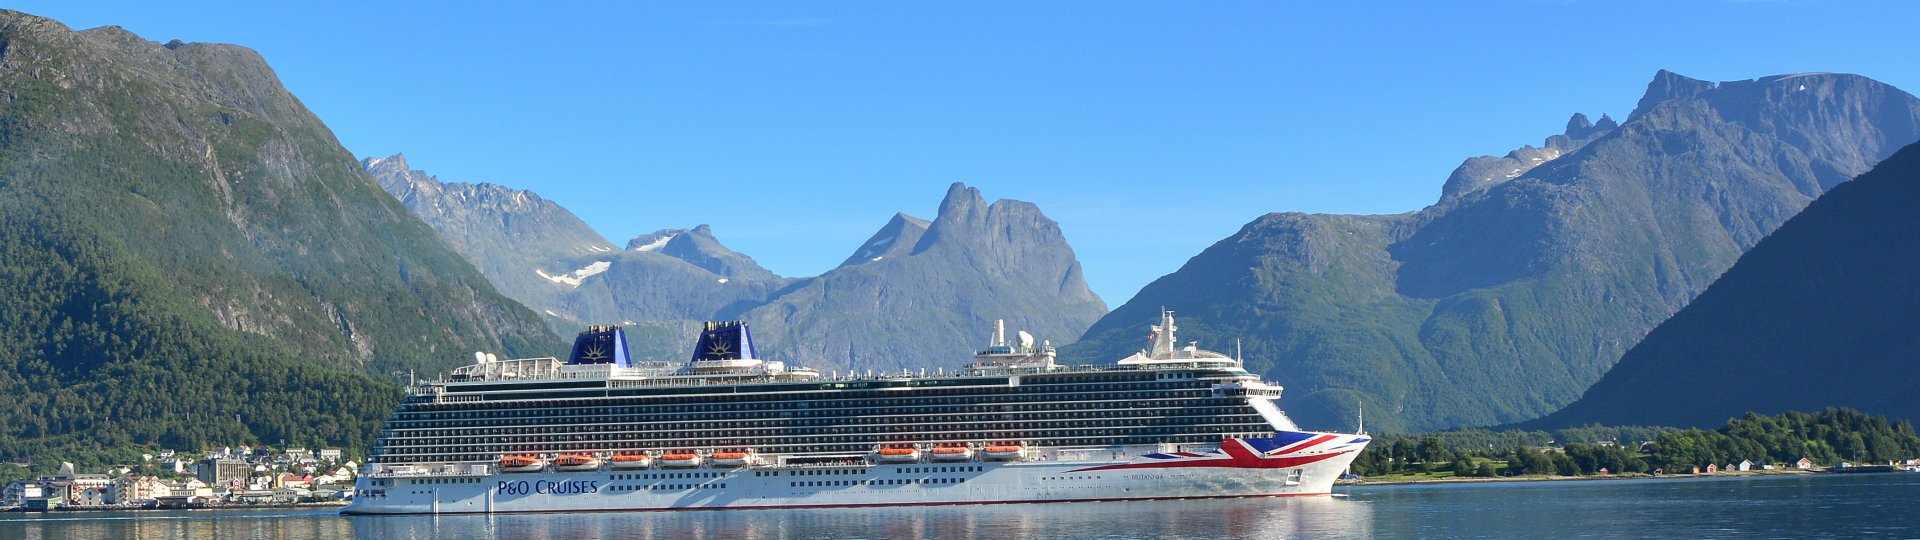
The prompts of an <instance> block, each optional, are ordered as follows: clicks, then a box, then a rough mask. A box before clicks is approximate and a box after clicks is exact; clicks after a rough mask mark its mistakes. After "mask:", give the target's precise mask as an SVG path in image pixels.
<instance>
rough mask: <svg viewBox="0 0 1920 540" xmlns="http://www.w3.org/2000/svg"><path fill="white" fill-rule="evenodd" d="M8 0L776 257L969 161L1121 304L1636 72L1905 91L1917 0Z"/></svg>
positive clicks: (476, 174) (1555, 128)
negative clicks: (1848, 80)
mask: <svg viewBox="0 0 1920 540" xmlns="http://www.w3.org/2000/svg"><path fill="white" fill-rule="evenodd" d="M13 4H14V5H12V6H10V8H11V9H18V10H21V11H25V12H28V13H33V14H36V15H42V16H47V17H52V18H54V19H56V20H59V21H61V22H63V23H66V24H67V25H69V26H72V27H75V28H91V27H95V26H102V25H118V26H122V27H125V28H127V29H129V30H132V31H134V32H136V33H138V34H140V35H141V36H144V37H146V38H147V39H151V40H155V41H162V42H164V41H167V40H171V39H176V38H177V39H181V40H184V41H205V42H223V43H235V44H240V45H245V46H247V47H251V48H253V49H255V50H258V51H259V52H260V53H261V54H262V55H263V56H265V57H266V59H267V60H268V62H270V63H271V64H272V65H273V67H274V68H275V70H276V71H277V72H278V73H279V75H280V77H281V79H282V80H283V81H284V82H285V83H286V85H287V86H288V88H290V89H291V90H292V91H293V92H294V93H295V94H296V95H298V96H299V97H300V98H301V99H302V100H303V101H304V102H305V103H306V104H307V106H308V107H309V108H311V109H313V110H314V112H315V113H317V114H318V115H319V116H320V117H321V119H323V120H325V121H326V122H327V124H328V125H329V126H330V127H331V128H332V129H333V130H334V133H335V135H336V136H338V137H339V139H340V141H341V143H342V144H344V145H345V146H346V147H347V148H348V149H349V150H351V151H353V152H354V153H355V154H356V155H358V156H361V157H366V156H386V155H389V154H392V153H396V152H404V153H406V155H407V157H408V160H409V162H410V163H411V164H412V165H413V166H415V167H416V168H421V169H425V170H427V171H429V172H432V173H434V174H435V175H437V176H439V177H440V178H441V179H442V180H446V181H466V182H493V183H497V184H503V185H507V186H511V187H516V188H524V189H531V190H534V191H536V192H538V193H540V194H541V195H542V196H544V197H546V198H548V199H552V200H554V201H557V202H559V203H560V204H562V205H564V206H566V207H567V208H569V209H571V210H573V211H574V212H575V213H577V214H579V215H580V217H581V218H582V219H584V220H586V222H587V223H588V224H590V225H592V226H593V227H594V228H596V229H598V230H599V231H600V232H601V234H603V235H605V236H607V237H608V238H609V239H610V240H613V241H614V242H616V243H624V242H625V241H626V239H628V238H630V237H632V236H634V235H636V234H639V233H644V232H648V231H652V230H655V229H660V228H681V227H692V226H693V225H696V224H700V223H707V224H711V225H712V226H713V229H714V232H715V234H716V235H717V236H718V237H719V238H720V239H721V241H722V242H723V243H725V244H727V245H728V246H729V247H732V248H734V249H736V250H739V251H741V252H744V253H747V254H749V255H751V256H753V257H754V258H756V259H757V260H759V261H760V262H761V263H762V264H763V265H765V266H767V267H768V268H770V269H772V270H773V271H775V272H777V273H780V274H783V275H792V276H805V275H814V274H818V273H820V272H824V271H826V270H828V269H830V268H831V267H832V266H833V265H835V264H837V263H839V261H841V260H842V259H844V258H846V257H847V255H848V254H850V253H851V252H852V251H853V250H854V249H855V248H857V247H859V245H860V243H861V242H862V241H864V240H865V239H866V238H867V237H868V236H869V235H870V234H872V233H873V232H874V231H875V230H876V229H878V228H879V227H880V226H881V225H883V224H885V223H886V221H887V219H888V218H889V217H890V216H891V215H892V214H893V213H894V212H897V211H905V212H907V213H910V214H914V215H917V216H920V217H923V218H932V217H933V213H934V209H935V208H936V207H937V205H938V203H939V199H940V197H941V195H942V194H943V193H944V190H945V188H946V186H947V184H949V183H952V182H955V181H961V182H966V183H968V184H970V185H974V186H978V187H980V188H981V190H982V192H983V193H984V194H985V195H986V196H987V197H988V198H989V199H995V198H1012V199H1020V200H1026V201H1032V202H1035V203H1037V204H1039V205H1040V207H1041V209H1042V210H1043V211H1045V212H1046V213H1047V214H1048V215H1049V216H1051V217H1053V218H1054V219H1056V220H1058V221H1059V222H1060V224H1061V227H1062V229H1063V230H1065V232H1066V235H1067V238H1068V240H1069V242H1071V243H1072V244H1073V246H1074V249H1075V251H1076V252H1077V254H1078V255H1079V258H1080V260H1081V262H1082V264H1083V266H1084V268H1085V272H1086V276H1087V278H1088V281H1089V282H1090V283H1091V284H1092V286H1093V288H1094V290H1095V292H1097V293H1099V294H1100V295H1101V296H1102V297H1103V298H1105V299H1106V300H1107V302H1108V303H1109V304H1110V305H1113V306H1118V305H1119V304H1120V303H1122V302H1124V301H1125V300H1126V299H1128V298H1129V297H1131V296H1132V295H1133V293H1134V292H1136V291H1137V290H1138V289H1139V288H1140V287H1141V286H1143V285H1145V284H1146V283H1148V282H1150V281H1152V280H1153V279H1155V278H1157V277H1159V276H1161V275H1164V274H1166V273H1169V272H1172V271H1174V270H1176V269H1178V268H1179V267H1180V265H1182V264H1184V263H1185V262H1186V260H1187V259H1188V258H1189V257H1191V256H1193V255H1195V254H1197V253H1199V252H1200V250H1202V249H1204V248H1206V247H1207V246H1209V245H1211V244H1212V243H1214V242H1216V241H1219V240H1220V239H1222V238H1224V237H1226V236H1228V235H1230V234H1232V233H1233V232H1234V231H1236V230H1238V229H1239V228H1240V227H1241V226H1242V225H1244V224H1246V223H1247V222H1249V221H1251V220H1253V219H1255V218H1257V217H1259V216H1260V215H1262V214H1264V213H1267V212H1283V211H1298V212H1321V213H1367V214H1374V213H1400V212H1407V211H1412V210H1417V209H1419V208H1421V207H1423V206H1426V205H1427V204H1430V203H1432V202H1433V201H1434V199H1435V198H1437V196H1438V194H1439V190H1440V185H1441V183H1442V182H1443V181H1444V180H1445V179H1446V176H1447V174H1448V173H1449V172H1450V171H1451V170H1452V169H1453V167H1454V166H1456V165H1458V164H1459V162H1460V161H1461V160H1462V159H1465V158H1467V157H1470V156H1475V155H1483V154H1503V153H1505V152H1507V151H1508V150H1511V149H1513V148H1515V147H1518V146H1520V145H1524V144H1534V145H1538V144H1540V141H1541V139H1542V138H1543V137H1545V136H1547V135H1551V134H1554V133H1557V132H1559V131H1560V130H1561V128H1562V127H1563V126H1564V125H1565V122H1566V120H1567V117H1568V116H1569V115H1571V114H1572V113H1574V112H1584V113H1587V114H1588V115H1589V116H1592V117H1594V118H1598V117H1599V115H1600V114H1601V113H1611V114H1612V115H1613V116H1614V117H1615V118H1624V117H1625V116H1626V114H1627V113H1628V112H1629V111H1630V110H1631V109H1632V107H1633V104H1634V103H1635V102H1636V101H1637V100H1638V99H1639V97H1640V94H1641V92H1642V91H1643V90H1644V89H1645V86H1646V83H1647V81H1648V80H1649V79H1651V77H1652V76H1653V74H1654V72H1655V71H1656V70H1658V69H1663V68H1664V69H1670V70H1673V71H1675V72H1678V73H1680V74H1683V75H1687V76H1691V77H1694V78H1700V79H1707V80H1716V81H1719V80H1739V79H1750V78H1755V77H1760V76H1765V75H1772V74H1780V73H1793V72H1803V71H1838V72H1850V73H1858V74H1861V75H1866V76H1869V77H1873V78H1876V79H1879V80H1881V81H1884V82H1887V83H1890V84H1893V85H1895V86H1898V87H1900V88H1903V89H1906V90H1908V91H1913V90H1914V89H1916V88H1920V68H1916V67H1915V61H1914V60H1913V59H1912V52H1913V51H1914V50H1915V46H1914V45H1913V43H1914V42H1915V41H1914V37H1913V31H1912V29H1911V28H1910V27H1911V25H1912V24H1913V23H1914V22H1916V21H1920V16H1916V15H1920V5H1916V4H1920V3H1897V2H1887V3H1878V2H1810V1H1809V2H1793V1H1781V2H1767V1H1689V0H1674V1H1664V2H1571V1H1570V2H1549V1H1507V2H1472V3H1468V2H1435V3H1372V2H1327V3H1315V4H1301V3H1281V2H1249V3H1236V2H1201V3H1188V2H1162V3H1137V2H1005V3H1001V2H984V3H953V4H933V3H922V2H835V3H815V2H770V3H729V4H726V5H697V6H688V5H680V4H669V3H657V4H656V3H605V4H592V3H568V4H565V5H563V6H561V7H544V6H534V5H528V4H525V3H513V4H507V3H492V2H477V3H472V4H467V3H419V4H414V3H404V2H391V3H387V2H382V3H351V2H324V3H312V4H314V5H306V4H305V3H293V2H258V1H247V2H192V1H183V2H73V1H71V0H69V1H61V2H43V1H26V2H14V3H13Z"/></svg>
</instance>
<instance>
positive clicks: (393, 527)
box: [0, 473, 1920, 540]
mask: <svg viewBox="0 0 1920 540" xmlns="http://www.w3.org/2000/svg"><path fill="white" fill-rule="evenodd" d="M1338 493H1339V494H1340V495H1341V496H1336V497H1331V498H1329V497H1309V498H1296V499H1244V500H1218V501H1186V502H1139V503H1086V504H1040V505H1003V506H963V507H919V508H858V509H819V510H747V511H725V512H645V513H613V514H607V513H599V514H551V515H508V516H493V517H487V516H442V517H430V516H422V517H412V516H402V517H375V516H361V517H341V516H338V515H335V514H334V513H333V512H332V511H292V512H290V511H201V512H109V513H66V514H62V513H54V514H40V515H22V514H8V515H5V516H4V517H0V538H18V539H28V540H40V539H67V538H274V539H284V540H304V539H332V538H364V539H428V538H488V539H493V538H498V539H514V538H565V539H568V540H596V539H617V538H728V539H788V538H887V539H893V538H995V539H1002V538H1115V539H1126V538H1464V537H1473V538H1573V537H1588V538H1914V537H1920V519H1915V518H1914V517H1912V516H1911V515H1910V514H1909V510H1910V508H1909V507H1910V506H1911V505H1912V502H1913V501H1915V500H1920V474H1908V473H1896V474H1871V475H1807V476H1786V477H1744V478H1711V479H1692V478H1685V479H1671V480H1638V481H1604V480H1589V481H1566V482H1524V483H1497V484H1496V483H1480V484H1446V485H1437V484H1427V485H1404V486H1359V487H1352V488H1340V489H1339V490H1338Z"/></svg>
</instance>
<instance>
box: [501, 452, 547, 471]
mask: <svg viewBox="0 0 1920 540" xmlns="http://www.w3.org/2000/svg"><path fill="white" fill-rule="evenodd" d="M545 468H547V462H546V461H545V460H542V459H540V458H537V457H533V456H507V457H503V458H500V472H510V473H527V472H540V470H541V469H545Z"/></svg>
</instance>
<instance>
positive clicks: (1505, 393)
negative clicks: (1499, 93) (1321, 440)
mask: <svg viewBox="0 0 1920 540" xmlns="http://www.w3.org/2000/svg"><path fill="white" fill-rule="evenodd" d="M1604 120H1605V119H1604V118H1603V122H1601V123H1596V124H1590V125H1589V124H1586V123H1585V119H1584V118H1579V117H1577V118H1575V119H1574V120H1573V121H1571V122H1569V126H1568V129H1567V130H1566V131H1565V132H1564V133H1562V134H1560V135H1556V136H1555V137H1552V138H1549V139H1548V141H1547V142H1546V145H1545V148H1543V149H1525V148H1523V149H1522V150H1519V151H1515V152H1514V153H1511V154H1508V156H1507V157H1505V158H1475V159H1473V160H1468V161H1467V163H1465V164H1463V165H1462V166H1461V167H1460V169H1458V170H1456V171H1455V173H1454V175H1453V178H1451V179H1450V180H1449V182H1448V185H1447V187H1446V189H1445V193H1444V196H1443V197H1442V199H1441V200H1440V202H1439V203H1437V204H1435V205H1433V206H1431V207H1428V208H1426V209H1423V210H1421V211H1418V212H1413V213H1409V214H1402V215H1391V216H1332V215H1303V214H1270V215H1268V216H1265V217H1262V218H1260V219H1258V220H1255V221H1254V222H1252V223H1249V224H1248V225H1247V226H1246V227H1244V228H1243V229H1241V231H1240V232H1239V233H1236V234H1235V235H1233V236H1231V237H1228V238H1227V239H1224V240H1222V241H1220V242H1219V243H1217V244H1215V245H1214V246H1212V247H1210V248H1208V249H1207V250H1205V251H1203V252H1202V253H1200V254H1199V255H1197V256H1195V257H1194V258H1193V259H1192V260H1190V261H1188V263H1187V264H1186V265H1185V266H1184V267H1182V268H1181V269H1180V270H1179V271H1178V272H1175V273H1174V274H1171V275H1168V276H1166V277H1163V278H1161V279H1160V280H1157V281H1155V282H1154V283H1152V284H1150V285H1148V286H1147V287H1146V288H1145V289H1143V290H1142V291H1141V293H1140V294H1139V295H1138V296H1136V297H1135V298H1134V299H1133V300H1131V301H1129V302H1128V303H1127V304H1126V305H1123V306H1121V307H1119V308H1117V309H1115V310H1114V311H1113V312H1112V313H1110V314H1108V315H1107V316H1106V317H1105V318H1103V319H1102V320H1101V321H1100V322H1099V323H1096V324H1095V325H1094V327H1093V328H1092V329H1090V330H1089V331H1088V333H1087V335H1086V336H1085V338H1083V341H1082V343H1080V344H1077V345H1076V346H1075V347H1074V350H1073V351H1070V352H1071V353H1072V354H1073V355H1074V356H1075V357H1076V358H1082V359H1098V358H1113V357H1118V356H1120V355H1123V354H1126V353H1128V352H1131V351H1132V350H1134V349H1138V348H1139V347H1140V343H1139V335H1141V332H1139V325H1140V324H1142V323H1141V321H1150V320H1152V318H1153V312H1154V311H1155V310H1157V309H1159V308H1160V307H1167V308H1170V309H1174V310H1175V311H1177V312H1180V314H1181V315H1182V324H1181V326H1182V328H1183V329H1184V330H1186V331H1187V334H1186V335H1189V336H1192V337H1194V338H1198V339H1202V340H1203V341H1209V342H1216V343H1218V342H1228V341H1231V340H1233V339H1235V338H1244V339H1245V351H1246V355H1247V357H1248V364H1249V365H1250V366H1252V367H1254V368H1257V369H1260V370H1262V371H1264V372H1265V373H1266V374H1267V375H1268V376H1270V377H1272V378H1274V379H1276V380H1278V381H1279V382H1281V383H1282V384H1284V385H1286V386H1287V387H1288V398H1287V401H1286V403H1287V408H1288V410H1289V412H1290V413H1293V414H1294V415H1295V417H1296V418H1297V419H1299V420H1301V421H1303V422H1305V423H1307V424H1308V425H1314V426H1321V427H1351V424H1352V419H1353V417H1354V414H1355V412H1356V411H1357V409H1358V408H1359V407H1360V406H1361V405H1362V404H1364V405H1365V409H1366V411H1367V413H1368V421H1369V424H1370V425H1371V426H1372V427H1374V428H1375V429H1380V430H1385V431H1404V430H1427V429H1438V428H1445V427H1450V426H1459V425H1485V424H1494V423H1502V422H1511V421H1518V420H1523V419H1527V418H1531V417H1535V416H1538V415H1541V414H1545V413H1547V412H1551V411H1553V410H1556V409H1557V408H1559V407H1561V406H1562V405H1564V404H1566V403H1568V402H1571V401H1572V400H1574V399H1575V398H1576V397H1577V396H1578V395H1579V394H1580V392H1581V391H1582V390H1584V389H1585V388H1586V386H1587V385H1589V384H1591V383H1592V382H1593V381H1595V380H1598V379H1599V377H1600V375H1601V374H1602V373H1604V372H1606V370H1607V368H1608V367H1610V366H1611V365H1612V364H1613V362H1614V361H1615V360H1616V359H1618V358H1619V357H1620V355H1621V354H1622V353H1624V352H1625V351H1626V350H1627V348H1628V347H1629V346H1631V345H1632V344H1633V343H1635V342H1637V341H1639V339H1640V337H1641V336H1643V335H1645V333H1646V332H1647V331H1648V330H1650V329H1651V328H1653V326H1654V325H1655V324H1657V323H1659V322H1660V321H1661V320H1664V319H1665V318H1666V317H1667V316H1669V315H1671V314H1672V313H1674V312H1675V311H1677V310H1679V309H1680V307H1681V306H1683V305H1685V304H1686V303H1687V302H1688V301H1689V300H1691V299H1692V298H1693V297H1694V295H1696V294H1699V293H1700V291H1701V290H1703V289H1704V288H1705V287H1706V285H1707V284H1708V283H1711V282H1712V281H1713V280H1714V279H1715V278H1716V277H1718V276H1719V275H1720V273H1721V272H1722V271H1724V270H1725V269H1726V268H1727V267H1728V266H1730V265H1732V264H1733V261H1734V260H1735V258H1737V257H1738V256H1739V255H1740V253H1741V252H1742V251H1744V250H1745V249H1746V248H1748V247H1751V246H1752V245H1753V244H1754V243H1755V242H1758V241H1759V239H1760V238H1761V237H1763V236H1765V235H1766V234H1767V233H1768V232H1771V231H1772V230H1773V229H1774V228H1775V227H1777V226H1779V224H1780V223H1782V222H1784V221H1786V219H1787V218H1788V217H1790V216H1792V215H1793V214H1794V213H1796V212H1798V211H1799V210H1800V209H1801V208H1802V207H1804V206H1806V204H1807V203H1808V202H1809V201H1811V200H1813V198H1814V197H1817V196H1819V195H1820V194H1821V193H1824V192H1825V191H1826V190H1827V189H1830V188H1832V187H1833V186H1835V185H1837V184H1839V183H1840V182H1843V181H1845V180H1846V179H1848V178H1851V177H1852V176H1853V175H1856V174H1859V173H1860V172H1863V171H1865V170H1867V169H1868V168H1869V167H1871V166H1872V165H1873V164H1874V163H1876V162H1877V161H1879V160H1880V159H1881V158H1884V157H1886V156H1887V155H1888V154H1890V153H1891V152H1892V151H1893V150H1894V149H1896V148H1898V147H1900V146H1901V145H1904V144H1907V143H1909V142H1912V141H1914V140H1916V139H1920V101H1917V100H1915V98H1914V97H1913V96H1911V95H1908V94H1906V93H1905V92H1901V91H1900V90H1898V89H1895V88H1892V87H1890V86H1887V85H1884V84H1881V83H1878V82H1875V81H1872V80H1870V79H1867V78H1864V77H1859V76H1853V75H1838V74H1805V75H1791V76H1777V77H1767V78H1763V79H1758V80H1753V81H1738V82H1729V83H1721V84H1714V83H1710V82H1705V81H1697V80H1693V79H1688V78H1685V77H1681V76H1679V75H1675V74H1673V73H1669V72H1664V71H1663V72H1661V73H1659V74H1658V75H1657V76H1656V77H1655V79H1654V81H1653V82H1652V83H1651V84H1649V86H1648V90H1647V93H1646V97H1645V98H1643V99H1642V100H1641V103H1640V106H1639V107H1638V108H1637V109H1636V110H1635V111H1634V112H1633V114H1632V115H1631V116H1629V117H1628V120H1627V121H1626V122H1623V123H1620V124H1619V125H1618V126H1609V125H1607V124H1609V122H1606V121H1604ZM1555 152H1557V153H1558V157H1553V156H1554V153H1555ZM1536 159H1538V161H1535V160H1536Z"/></svg>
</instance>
